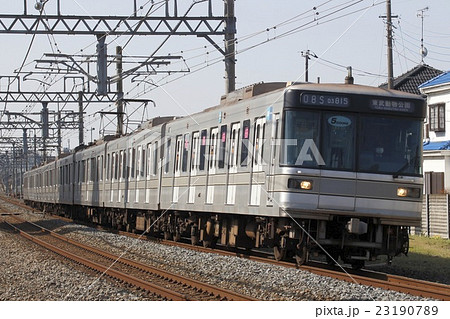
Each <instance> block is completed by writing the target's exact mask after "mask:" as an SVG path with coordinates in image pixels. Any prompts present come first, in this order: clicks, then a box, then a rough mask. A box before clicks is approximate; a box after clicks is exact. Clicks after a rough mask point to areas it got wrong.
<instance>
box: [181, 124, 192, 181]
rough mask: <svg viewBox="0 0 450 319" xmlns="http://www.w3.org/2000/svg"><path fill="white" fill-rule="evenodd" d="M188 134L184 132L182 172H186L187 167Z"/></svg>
mask: <svg viewBox="0 0 450 319" xmlns="http://www.w3.org/2000/svg"><path fill="white" fill-rule="evenodd" d="M189 136H190V134H189V133H186V134H184V143H183V159H182V163H181V171H183V172H186V171H187V167H188V153H189Z"/></svg>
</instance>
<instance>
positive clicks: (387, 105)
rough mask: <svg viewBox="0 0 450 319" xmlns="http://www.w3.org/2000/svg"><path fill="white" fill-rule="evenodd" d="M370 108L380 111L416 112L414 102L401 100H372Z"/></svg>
mask: <svg viewBox="0 0 450 319" xmlns="http://www.w3.org/2000/svg"><path fill="white" fill-rule="evenodd" d="M370 108H371V109H373V110H379V111H396V112H406V113H412V112H414V104H413V103H412V102H410V101H401V100H385V99H372V100H370Z"/></svg>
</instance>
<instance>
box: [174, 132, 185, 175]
mask: <svg viewBox="0 0 450 319" xmlns="http://www.w3.org/2000/svg"><path fill="white" fill-rule="evenodd" d="M182 149H183V140H182V136H181V135H179V136H177V143H176V149H175V173H179V172H180V171H181V161H182V157H181V155H182Z"/></svg>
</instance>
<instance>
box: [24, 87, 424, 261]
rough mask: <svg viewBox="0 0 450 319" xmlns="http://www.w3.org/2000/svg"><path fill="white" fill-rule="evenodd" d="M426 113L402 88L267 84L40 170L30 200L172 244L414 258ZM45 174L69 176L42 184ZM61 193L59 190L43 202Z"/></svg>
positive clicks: (280, 254)
mask: <svg viewBox="0 0 450 319" xmlns="http://www.w3.org/2000/svg"><path fill="white" fill-rule="evenodd" d="M424 115H425V102H424V100H423V99H422V98H421V97H419V96H415V95H411V94H407V93H402V92H397V91H392V90H383V89H379V88H372V87H367V86H359V85H352V84H345V85H344V84H342V85H340V84H295V85H290V86H288V87H286V84H285V83H261V84H257V85H254V86H251V87H248V88H245V89H242V90H240V91H236V92H232V93H231V94H229V95H227V96H224V97H223V98H222V101H221V104H220V105H218V106H216V107H212V108H209V109H206V110H204V111H203V112H199V113H197V114H193V115H191V116H186V117H183V118H173V117H170V118H159V119H154V120H153V122H152V123H151V124H150V125H147V126H145V127H143V128H141V129H140V130H138V131H137V132H135V133H133V134H130V135H128V136H124V137H121V138H117V139H115V140H111V141H108V142H104V143H102V144H100V145H96V146H92V147H88V148H85V149H83V150H80V151H78V152H76V153H75V154H73V155H71V156H69V157H66V158H64V159H60V160H57V161H56V164H54V163H53V164H52V163H50V164H47V165H45V166H42V167H39V168H37V169H34V170H32V171H29V172H27V173H26V176H25V179H24V189H25V191H24V197H25V199H26V200H27V201H30V202H32V203H33V204H35V205H41V206H42V205H46V206H49V207H50V206H51V207H53V208H54V209H55V207H58V208H57V209H58V210H60V208H61V206H63V204H66V205H71V204H72V202H73V204H75V205H77V209H69V210H66V211H68V212H69V214H71V215H77V216H78V217H82V218H88V219H90V220H93V221H95V222H99V223H103V224H110V225H114V226H116V227H118V228H126V229H128V230H136V231H148V232H151V233H159V234H164V237H165V238H173V239H175V240H178V239H180V238H181V237H190V238H191V241H192V243H194V244H196V243H197V242H199V241H202V242H203V244H204V245H206V246H209V245H211V246H213V245H215V244H217V243H219V244H222V245H227V246H233V247H234V246H237V247H245V248H255V247H273V249H274V253H275V257H276V258H277V259H282V258H292V257H295V258H296V259H297V261H298V262H299V263H303V262H304V261H306V260H307V259H308V256H310V255H311V254H316V253H323V252H324V251H326V256H327V258H328V259H329V260H330V261H332V260H333V259H337V258H338V257H341V258H342V260H344V261H345V262H349V263H351V264H352V265H354V266H355V267H361V266H362V265H363V264H364V261H366V260H371V259H375V258H376V257H377V256H379V255H388V257H389V258H392V256H395V255H398V254H399V253H401V252H404V253H406V252H407V249H408V233H407V227H408V226H415V225H418V224H420V218H421V217H420V216H421V208H422V183H423V179H422V171H421V165H422V147H421V141H422V121H423V118H424ZM71 161H72V162H71ZM52 165H53V166H52ZM51 167H55V168H56V169H55V170H54V171H52V172H50V171H49V170H50V169H51ZM66 169H67V171H66ZM47 171H48V172H47ZM43 174H44V176H45V174H49V175H52V174H53V175H55V178H53V179H52V178H50V179H48V180H46V183H48V185H46V186H44V185H43V184H39V183H36V182H34V181H36V180H39V179H40V178H41V177H39V176H42V175H43ZM61 174H65V175H64V176H63V177H62V178H61V177H58V178H57V176H56V175H61ZM44 184H45V183H44ZM49 187H53V188H55V190H56V188H58V191H56V194H57V197H56V198H52V197H51V196H50V197H49V196H47V197H45V196H41V194H42V192H44V193H46V192H48V190H49ZM44 189H45V190H44ZM58 193H60V194H58ZM61 193H62V194H61ZM71 201H72V202H71ZM39 203H40V204H39ZM44 203H45V204H44ZM70 207H72V206H70ZM64 208H69V207H64ZM49 209H50V208H49ZM75 211H76V212H75Z"/></svg>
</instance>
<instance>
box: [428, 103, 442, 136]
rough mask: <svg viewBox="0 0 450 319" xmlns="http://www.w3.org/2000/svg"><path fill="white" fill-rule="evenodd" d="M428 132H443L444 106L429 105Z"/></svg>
mask: <svg viewBox="0 0 450 319" xmlns="http://www.w3.org/2000/svg"><path fill="white" fill-rule="evenodd" d="M429 107H430V118H429V119H430V121H429V122H430V131H435V132H444V131H445V104H434V105H430V106H429Z"/></svg>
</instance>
